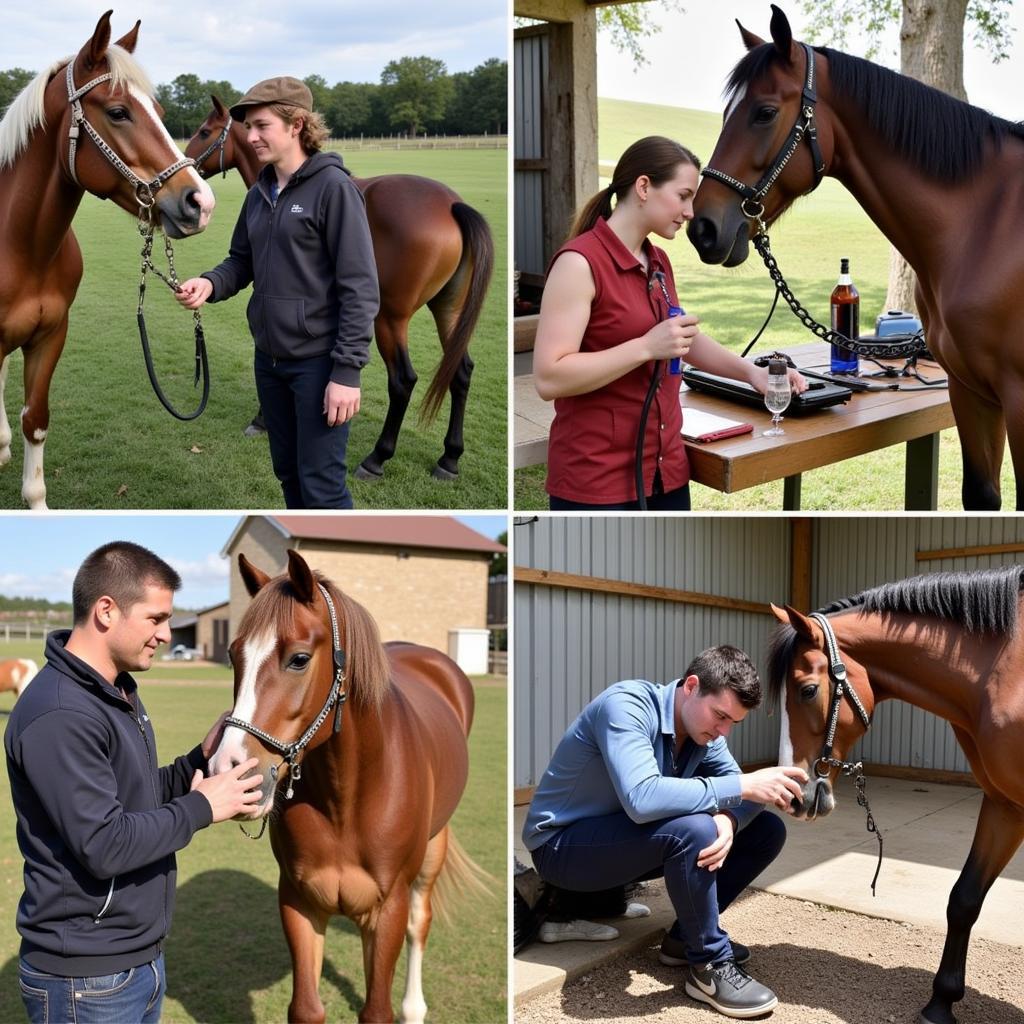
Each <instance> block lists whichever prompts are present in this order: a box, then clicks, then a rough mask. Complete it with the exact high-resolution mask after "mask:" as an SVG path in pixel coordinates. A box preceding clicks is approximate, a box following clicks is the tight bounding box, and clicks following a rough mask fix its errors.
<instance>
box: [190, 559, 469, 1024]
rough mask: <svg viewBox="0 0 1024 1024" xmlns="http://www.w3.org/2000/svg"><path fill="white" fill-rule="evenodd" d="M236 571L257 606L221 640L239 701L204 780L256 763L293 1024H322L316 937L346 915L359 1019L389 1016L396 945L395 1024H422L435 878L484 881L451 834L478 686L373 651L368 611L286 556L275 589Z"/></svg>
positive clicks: (425, 664) (441, 661)
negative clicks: (403, 954)
mask: <svg viewBox="0 0 1024 1024" xmlns="http://www.w3.org/2000/svg"><path fill="white" fill-rule="evenodd" d="M238 564H239V569H240V570H241V574H242V579H243V581H244V582H245V586H246V588H247V589H248V591H249V593H250V594H251V595H252V597H253V601H252V604H251V605H250V606H249V608H248V610H247V611H246V613H245V616H244V617H243V619H242V622H241V624H240V626H239V629H238V634H237V636H236V637H235V639H234V641H233V642H232V644H231V660H232V663H233V665H234V670H235V706H234V710H233V712H232V715H231V717H229V718H228V719H226V721H225V729H224V735H223V738H222V740H221V743H220V745H219V747H218V748H217V750H216V751H215V753H214V755H213V757H212V758H211V759H210V770H211V771H212V772H214V773H217V772H224V771H228V770H230V769H231V768H232V767H233V766H235V765H238V764H240V763H241V762H243V761H245V760H246V759H247V758H249V757H257V758H258V759H259V762H260V764H259V768H258V769H257V771H258V772H260V773H261V774H262V775H263V799H262V801H261V804H260V806H259V809H258V810H257V811H256V813H255V814H254V817H263V818H264V820H266V816H267V815H270V814H271V811H273V812H274V813H273V815H272V816H271V818H270V841H271V846H272V847H273V850H274V856H275V857H276V858H277V862H278V864H279V866H280V869H281V874H280V882H279V886H278V902H279V906H280V911H281V921H282V924H283V926H284V933H285V938H286V940H287V942H288V948H289V950H290V951H291V958H292V974H293V989H292V999H291V1003H290V1004H289V1007H288V1019H289V1020H290V1021H303V1022H308V1021H323V1020H324V1007H323V1004H322V1003H321V1001H320V996H319V994H318V991H317V989H318V986H319V982H320V969H321V966H322V963H323V955H324V934H325V931H326V928H327V921H328V918H329V917H331V916H332V915H334V914H344V915H345V916H347V917H349V918H351V919H352V920H353V921H354V922H355V923H356V924H357V925H358V926H359V930H360V933H361V935H362V942H363V963H364V969H365V975H366V992H367V994H366V1003H365V1005H364V1007H363V1009H362V1012H361V1013H360V1014H359V1019H360V1020H361V1021H390V1020H393V1017H392V1008H391V983H392V979H393V977H394V971H395V962H396V960H397V959H398V954H399V952H400V950H401V946H402V939H403V937H404V938H405V939H406V942H407V945H408V957H409V959H408V976H407V981H406V989H405V997H404V999H403V1001H402V1019H403V1020H405V1021H419V1022H422V1021H423V1018H424V1015H425V1014H426V1009H427V1008H426V1004H425V1002H424V1000H423V991H422V959H423V947H424V944H425V943H426V940H427V932H428V930H429V928H430V921H431V916H432V908H433V904H434V903H435V902H437V900H436V897H437V892H436V891H435V889H434V886H435V883H436V882H437V881H438V876H440V875H441V872H442V869H445V868H446V867H447V868H448V871H447V872H446V874H447V873H451V874H452V880H453V881H455V882H457V883H460V884H463V885H465V884H466V883H469V884H472V883H473V881H474V876H473V872H474V870H475V871H477V872H479V869H476V868H475V865H473V864H472V861H470V860H469V858H468V857H466V856H465V854H463V853H462V852H461V851H460V850H459V847H458V846H457V844H456V843H455V840H454V838H453V837H452V836H451V834H450V826H449V820H450V818H451V816H452V813H453V812H454V811H455V808H456V805H457V804H458V802H459V798H460V797H461V795H462V791H463V789H464V788H465V785H466V775H467V770H468V752H467V747H466V737H467V735H468V733H469V728H470V725H471V723H472V720H473V688H472V686H471V685H470V683H469V680H468V679H467V678H466V676H465V674H464V673H463V672H462V670H461V669H460V668H459V667H458V666H457V665H456V664H455V663H454V662H453V661H451V659H449V658H447V657H446V656H445V655H443V654H441V653H440V652H439V651H434V650H431V649H430V648H427V647H419V646H417V645H415V644H407V643H388V644H383V645H382V644H381V642H380V639H379V637H378V633H377V626H376V623H375V622H374V621H373V619H372V618H371V617H370V615H369V613H368V612H367V611H366V609H364V608H363V607H362V606H361V605H359V604H357V603H356V602H355V601H353V600H352V599H351V598H349V597H346V596H345V595H344V594H342V593H341V592H340V591H339V590H338V589H337V588H336V587H334V585H333V584H331V583H330V582H328V581H327V580H326V579H324V578H323V577H322V576H320V574H319V573H314V572H313V571H311V570H310V568H309V566H308V565H307V564H306V562H305V561H304V560H303V559H302V557H301V556H300V555H299V554H297V553H296V552H295V551H289V552H288V572H287V574H286V575H283V576H279V577H277V578H276V579H271V578H270V577H269V576H267V575H266V574H265V573H263V572H261V571H260V570H259V569H257V568H256V567H255V566H254V565H252V564H251V563H250V562H249V561H248V560H247V559H246V558H245V556H244V555H242V556H240V557H239V560H238ZM343 709H344V710H343ZM282 736H283V737H291V738H290V739H283V740H282V739H280V738H279V737H282ZM285 777H287V780H288V783H287V791H286V792H285V793H284V794H281V793H280V791H279V788H278V787H279V785H280V783H281V782H282V781H284V779H285Z"/></svg>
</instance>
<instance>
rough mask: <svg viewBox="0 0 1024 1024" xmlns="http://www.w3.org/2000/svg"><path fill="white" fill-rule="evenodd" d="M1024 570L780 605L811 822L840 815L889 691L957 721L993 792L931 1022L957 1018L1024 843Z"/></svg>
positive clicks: (951, 911)
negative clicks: (806, 605)
mask: <svg viewBox="0 0 1024 1024" xmlns="http://www.w3.org/2000/svg"><path fill="white" fill-rule="evenodd" d="M1022 580H1024V567H1021V566H1013V567H1010V568H1006V569H997V570H991V571H987V572H975V573H936V574H934V575H931V576H920V577H915V578H912V579H908V580H904V581H902V582H899V583H891V584H887V585H885V586H882V587H877V588H875V589H874V590H868V591H865V592H864V593H863V594H860V595H859V596H857V597H853V598H850V599H847V600H843V601H839V602H837V603H835V604H833V605H831V606H830V607H828V608H826V609H824V611H823V612H821V613H817V614H816V615H814V616H811V617H808V616H806V615H803V614H802V613H800V612H798V611H795V610H794V609H792V608H789V607H787V608H786V609H785V611H783V610H781V609H779V608H776V607H775V606H774V605H773V606H772V611H773V612H774V613H775V616H776V617H777V618H778V619H779V621H780V622H781V623H782V625H781V626H780V627H778V628H777V629H776V631H775V633H774V634H773V636H772V640H771V651H770V656H769V683H768V688H769V692H770V694H771V696H772V698H773V699H775V700H776V701H778V700H779V699H780V697H781V705H782V712H783V714H782V742H781V746H780V752H779V762H780V764H795V765H799V766H800V767H802V768H804V769H805V770H806V771H807V774H808V775H809V776H810V780H809V781H808V783H807V785H806V786H805V787H804V791H803V798H802V799H801V800H800V801H794V808H793V809H794V811H795V812H796V816H797V817H798V818H805V819H814V818H820V817H824V816H825V815H827V814H829V813H830V812H831V811H832V809H833V807H834V806H835V797H834V796H833V793H832V780H833V779H834V778H835V777H836V774H837V772H838V771H840V770H841V768H843V767H847V766H849V762H844V761H843V758H844V757H845V756H846V754H847V752H848V751H849V749H850V747H851V746H852V745H853V744H854V743H855V742H856V740H857V739H859V738H860V736H861V735H862V734H863V733H864V732H865V731H866V729H867V727H868V724H869V723H870V720H871V716H872V713H873V711H874V709H875V706H876V705H877V704H878V703H879V702H880V701H883V700H890V699H898V700H904V701H907V702H908V703H910V704H914V705H915V706H917V707H919V708H924V709H925V710H926V711H931V712H932V713H933V714H936V715H939V716H941V717H942V718H945V719H946V721H948V722H949V723H950V724H951V725H952V727H953V733H954V734H955V736H956V738H957V742H958V743H959V744H960V746H961V747H962V748H963V751H964V753H965V754H966V755H967V760H968V761H969V762H970V765H971V770H972V771H973V772H974V777H975V778H976V779H977V780H978V784H979V785H980V786H981V788H982V790H983V791H984V794H985V795H984V799H983V801H982V805H981V813H980V815H979V817H978V824H977V829H976V831H975V835H974V844H973V845H972V847H971V852H970V855H969V856H968V858H967V863H966V865H965V866H964V869H963V872H962V873H961V875H960V878H959V880H958V881H957V883H956V884H955V885H954V886H953V891H952V892H951V893H950V897H949V906H948V909H947V912H946V917H947V921H948V930H947V933H946V944H945V947H944V949H943V951H942V960H941V963H940V964H939V969H938V973H937V974H936V975H935V981H934V984H933V987H932V998H931V1001H930V1002H929V1003H928V1005H927V1006H926V1007H925V1008H924V1010H923V1011H922V1015H921V1020H922V1021H923V1022H925V1024H955V1020H956V1018H955V1017H954V1016H953V1012H952V1006H953V1003H954V1002H956V1001H957V1000H959V999H963V996H964V972H965V964H966V959H967V944H968V941H969V939H970V933H971V928H972V926H973V925H974V922H975V921H976V920H977V918H978V914H979V912H980V910H981V905H982V903H983V901H984V899H985V894H986V893H987V892H988V890H989V887H990V886H991V885H992V883H993V882H994V881H995V880H996V878H997V877H998V875H999V873H1000V872H1001V871H1002V870H1003V868H1004V867H1006V865H1007V863H1008V862H1009V860H1010V858H1011V857H1012V856H1013V855H1014V853H1015V852H1016V850H1017V848H1018V847H1019V846H1020V843H1021V840H1022V839H1024V773H1022V772H1021V769H1020V751H1021V749H1022V748H1024V631H1022V630H1021V629H1020V625H1019V618H1020V612H1021V602H1022V597H1021V586H1022ZM830 633H831V634H832V636H833V637H834V640H835V642H834V643H833V642H832V641H831V638H830V637H829V635H828V634H830ZM840 683H841V684H842V685H841V687H840V685H839V684H840Z"/></svg>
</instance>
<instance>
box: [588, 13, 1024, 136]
mask: <svg viewBox="0 0 1024 1024" xmlns="http://www.w3.org/2000/svg"><path fill="white" fill-rule="evenodd" d="M682 6H683V7H685V8H686V10H685V13H679V12H670V11H666V10H665V9H664V8H663V7H662V6H661V5H660V4H658V3H651V4H648V5H647V7H648V8H649V10H650V11H651V12H652V14H653V15H654V17H655V20H656V21H657V22H658V23H659V24H660V25H661V26H662V31H661V32H660V33H659V34H658V35H656V36H654V37H652V38H651V39H648V40H646V41H645V43H644V48H645V50H646V52H647V54H648V56H649V58H650V64H649V65H648V66H647V67H646V68H644V69H642V70H640V71H636V70H635V69H634V66H633V62H632V60H631V59H630V58H629V57H628V56H625V55H622V54H619V53H618V52H617V51H616V50H615V49H614V47H613V46H612V45H611V43H610V42H609V41H608V40H607V39H602V40H601V42H600V46H599V50H598V62H597V63H598V78H597V85H598V94H599V95H600V96H607V97H612V98H615V99H624V100H634V101H639V102H645V103H662V104H667V105H668V106H673V107H688V108H690V109H693V110H711V111H714V112H715V113H721V111H722V109H723V107H722V101H721V96H722V88H723V86H724V85H725V80H726V78H727V77H728V75H729V72H730V71H731V70H732V67H733V65H734V64H735V63H736V61H738V60H739V59H740V57H742V56H743V53H744V52H745V51H744V50H743V43H742V41H741V40H740V35H739V32H738V30H737V28H736V22H735V19H737V18H738V19H739V20H740V21H741V22H742V23H743V26H744V27H745V28H748V29H750V31H751V32H754V33H755V34H757V35H759V36H761V37H762V38H769V37H770V33H769V30H768V24H769V22H770V20H771V8H770V6H769V3H768V0H720V2H717V3H709V2H708V0H683V4H682ZM779 6H781V7H782V9H783V10H784V11H785V12H786V16H787V17H788V18H789V23H790V25H791V26H792V27H793V33H794V36H795V38H797V39H800V38H803V28H804V23H805V19H804V18H803V15H802V14H801V12H800V7H799V5H798V4H796V3H795V2H792V0H790V2H788V3H786V2H782V0H779ZM1009 21H1010V25H1011V29H1012V31H1013V33H1014V34H1013V36H1012V38H1013V39H1014V41H1015V42H1014V46H1013V47H1012V48H1011V50H1010V56H1009V59H1008V60H1005V61H1003V62H1001V63H1000V64H993V63H992V58H991V56H990V55H989V53H988V51H987V50H983V49H980V48H979V47H977V46H975V45H974V44H973V41H972V40H971V38H970V36H971V31H970V30H968V33H967V36H966V38H965V45H964V85H965V86H966V89H967V98H968V99H969V100H970V102H971V103H973V104H975V105H976V106H979V107H984V108H985V109H986V110H991V111H992V112H993V113H994V114H998V115H999V116H1000V117H1005V118H1008V119H1010V120H1014V121H1016V120H1019V119H1020V118H1021V117H1024V110H1022V108H1021V99H1020V97H1021V91H1022V86H1024V3H1020V2H1018V3H1015V4H1013V5H1012V6H1011V7H1010V19H1009ZM885 39H886V47H885V51H884V52H882V53H880V54H879V55H878V57H876V58H875V60H876V62H877V63H881V64H885V65H886V66H887V67H891V68H895V69H897V70H898V69H899V32H898V27H896V26H894V27H893V29H892V30H891V31H890V32H889V34H888V35H887V36H886V37H885ZM821 42H822V43H824V44H826V45H830V44H829V42H828V40H827V39H824V38H823V39H821ZM837 49H841V47H837ZM846 49H847V52H849V53H857V54H860V53H862V52H863V50H858V49H857V44H856V42H855V38H854V37H853V36H851V37H850V41H849V43H848V46H847V47H846Z"/></svg>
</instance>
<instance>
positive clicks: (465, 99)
mask: <svg viewBox="0 0 1024 1024" xmlns="http://www.w3.org/2000/svg"><path fill="white" fill-rule="evenodd" d="M34 77H35V73H34V72H31V71H25V70H24V69H22V68H13V69H11V70H9V71H0V111H6V109H7V107H8V106H9V105H10V103H11V101H12V100H13V99H14V98H15V96H17V95H18V93H19V92H20V91H21V90H22V89H23V88H24V87H25V86H26V85H27V84H28V83H29V82H30V81H31V80H32V79H33V78H34ZM507 77H508V63H507V62H506V61H503V60H499V59H498V58H497V57H492V58H490V59H489V60H486V61H484V63H483V64H480V65H478V66H477V67H475V68H474V69H473V70H472V71H458V72H456V73H455V74H449V73H448V69H447V68H446V66H445V63H444V61H441V60H437V59H435V58H433V57H403V58H401V59H400V60H393V61H391V63H389V64H388V65H387V67H385V68H384V70H383V72H381V76H380V82H378V83H372V82H337V83H336V84H334V85H329V84H328V83H327V80H326V79H325V78H324V77H323V76H322V75H310V76H309V77H308V78H305V79H304V81H305V83H306V85H308V86H309V89H310V92H311V93H312V94H313V108H314V109H315V110H316V111H318V112H319V113H321V114H323V115H324V117H325V118H326V120H327V124H328V126H329V127H330V129H331V134H332V135H335V136H354V135H392V134H396V133H398V134H405V135H421V134H423V133H425V132H426V133H429V134H437V135H483V134H499V135H500V134H504V133H506V132H507V131H508V99H507V96H508V91H507ZM250 84H253V83H247V85H246V88H248V86H249V85H250ZM211 93H214V94H216V95H217V96H218V97H219V98H220V99H221V100H223V101H224V102H225V103H227V104H228V105H230V104H231V103H234V102H236V101H237V100H239V99H241V97H242V95H243V91H242V90H239V89H236V88H235V87H234V85H232V83H231V82H227V81H220V82H214V81H210V80H207V81H203V80H202V79H200V78H199V76H198V75H193V74H182V75H178V77H177V78H175V79H174V81H173V82H170V83H162V84H161V85H158V86H157V89H156V98H157V100H158V101H159V103H160V105H161V106H162V107H163V108H164V123H165V124H166V125H167V128H168V130H169V131H170V133H171V134H172V135H174V136H175V137H176V138H181V139H187V138H189V137H191V136H192V135H193V134H194V132H195V130H196V129H197V128H198V127H199V125H201V124H202V123H203V121H204V120H205V118H206V115H207V114H208V113H209V112H210V94H211Z"/></svg>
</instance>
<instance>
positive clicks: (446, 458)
mask: <svg viewBox="0 0 1024 1024" xmlns="http://www.w3.org/2000/svg"><path fill="white" fill-rule="evenodd" d="M449 294H450V292H449V290H448V288H445V290H444V291H443V292H441V294H440V295H438V296H437V298H436V299H433V300H431V301H430V302H429V303H428V304H427V305H428V306H429V307H430V312H431V313H433V315H434V323H436V324H437V333H438V335H439V336H440V338H441V340H442V344H443V343H444V339H445V338H449V337H451V334H452V331H453V329H454V327H455V325H456V324H457V323H458V320H459V317H460V316H461V313H462V310H461V306H454V307H453V306H452V304H451V302H450V299H448V298H447V296H448V295H449ZM463 297H464V296H463ZM472 376H473V360H472V359H470V357H469V352H466V353H464V354H463V356H462V360H461V362H460V363H459V368H458V370H457V371H456V373H455V376H454V377H453V378H452V382H451V385H450V386H449V388H448V393H449V394H450V395H451V398H452V407H451V412H450V413H449V416H448V432H447V433H446V434H445V436H444V455H442V456H441V458H439V459H438V460H437V465H436V466H435V467H434V470H433V474H432V475H433V476H434V478H435V479H436V480H454V479H455V478H456V477H457V476H458V475H459V459H460V458H461V457H462V453H463V452H464V451H465V449H466V446H465V441H464V439H463V435H462V427H463V423H464V421H465V418H466V398H467V396H468V395H469V381H470V378H471V377H472Z"/></svg>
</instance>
